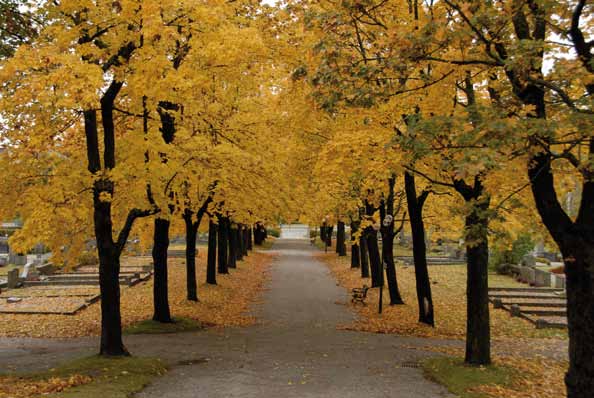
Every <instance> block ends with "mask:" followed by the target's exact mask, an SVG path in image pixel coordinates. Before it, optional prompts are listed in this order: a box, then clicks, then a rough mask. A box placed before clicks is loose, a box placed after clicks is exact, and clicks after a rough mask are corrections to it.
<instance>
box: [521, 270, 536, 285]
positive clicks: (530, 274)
mask: <svg viewBox="0 0 594 398" xmlns="http://www.w3.org/2000/svg"><path fill="white" fill-rule="evenodd" d="M520 280H521V281H522V282H524V283H528V284H530V285H533V284H534V283H535V282H536V278H535V269H534V268H530V267H520Z"/></svg>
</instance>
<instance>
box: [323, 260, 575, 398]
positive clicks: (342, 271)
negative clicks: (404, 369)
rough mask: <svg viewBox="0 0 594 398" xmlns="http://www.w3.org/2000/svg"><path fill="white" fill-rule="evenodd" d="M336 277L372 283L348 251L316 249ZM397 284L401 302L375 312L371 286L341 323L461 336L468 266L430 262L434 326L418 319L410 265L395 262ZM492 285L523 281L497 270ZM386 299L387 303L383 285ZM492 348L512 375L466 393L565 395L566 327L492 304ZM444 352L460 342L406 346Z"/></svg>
mask: <svg viewBox="0 0 594 398" xmlns="http://www.w3.org/2000/svg"><path fill="white" fill-rule="evenodd" d="M318 256H319V258H320V259H321V260H322V261H324V262H325V263H326V264H327V266H328V268H329V269H330V271H331V272H332V274H333V275H334V276H335V277H336V279H337V280H338V283H339V284H340V285H341V286H343V287H345V288H347V289H349V291H350V289H352V288H354V287H361V286H362V285H363V284H367V285H370V284H371V281H370V280H364V279H361V277H360V269H351V268H350V259H349V258H348V257H342V258H339V257H337V256H336V254H335V253H333V252H332V253H327V254H326V253H320V254H319V255H318ZM397 274H398V284H399V288H400V292H401V294H402V297H403V299H404V301H405V303H406V304H405V305H397V306H389V305H385V306H384V308H383V313H382V314H381V315H379V314H378V305H377V304H378V298H379V297H378V289H370V290H369V292H368V296H367V300H366V302H367V305H365V306H362V305H353V304H351V303H349V304H348V305H350V306H351V307H353V309H354V310H355V311H356V313H357V314H358V317H357V320H356V321H355V322H354V323H353V324H350V325H342V326H341V327H342V328H345V329H351V330H359V331H367V332H375V333H395V334H400V335H409V336H417V337H434V338H448V339H460V340H463V339H464V338H465V332H466V296H465V295H466V267H465V266H458V265H445V266H430V267H429V275H430V278H431V281H432V284H431V288H432V295H433V304H434V309H435V322H436V325H435V328H431V327H428V326H425V325H423V324H420V323H418V308H417V302H416V290H415V274H414V267H410V266H409V267H406V266H401V265H400V266H397ZM489 285H490V286H493V287H494V286H508V287H514V286H518V287H519V286H522V285H521V284H518V283H517V282H515V281H514V280H513V279H511V278H509V277H505V276H500V275H496V274H490V275H489ZM384 303H389V293H388V289H387V286H386V288H385V289H384ZM490 315H491V336H492V339H493V344H492V351H493V353H494V354H493V359H494V363H495V364H496V365H503V366H507V367H510V368H512V369H513V370H514V378H513V380H512V381H511V382H510V383H506V384H484V385H478V386H473V387H472V388H471V389H470V390H469V394H468V395H464V396H465V397H466V396H468V397H505V398H535V397H538V398H558V397H565V396H566V392H565V385H564V381H563V377H564V374H565V371H566V370H567V361H566V356H567V347H566V339H567V332H566V331H563V330H556V329H540V330H539V329H536V328H535V326H534V325H533V324H531V323H529V322H528V321H525V320H523V319H520V318H512V317H511V316H510V315H509V313H507V312H506V311H503V310H495V309H493V307H492V306H491V311H490ZM410 348H416V349H423V350H430V351H435V352H440V353H442V354H446V355H450V356H455V357H463V355H464V350H463V348H462V347H461V346H460V345H443V346H441V345H431V344H428V345H427V346H426V347H410Z"/></svg>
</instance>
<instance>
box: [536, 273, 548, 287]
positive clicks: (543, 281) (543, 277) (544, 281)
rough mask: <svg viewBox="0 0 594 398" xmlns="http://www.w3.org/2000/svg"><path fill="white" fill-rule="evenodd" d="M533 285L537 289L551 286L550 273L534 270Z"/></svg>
mask: <svg viewBox="0 0 594 398" xmlns="http://www.w3.org/2000/svg"><path fill="white" fill-rule="evenodd" d="M534 284H535V285H536V286H539V287H545V286H546V287H549V286H551V273H550V272H548V271H543V270H540V269H535V270H534Z"/></svg>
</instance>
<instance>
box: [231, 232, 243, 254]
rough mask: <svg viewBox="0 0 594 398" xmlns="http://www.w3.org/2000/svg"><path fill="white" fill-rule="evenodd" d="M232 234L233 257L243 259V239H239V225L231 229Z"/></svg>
mask: <svg viewBox="0 0 594 398" xmlns="http://www.w3.org/2000/svg"><path fill="white" fill-rule="evenodd" d="M233 235H234V236H235V259H236V260H237V261H243V239H241V226H240V225H238V226H237V227H236V228H235V229H234V230H233Z"/></svg>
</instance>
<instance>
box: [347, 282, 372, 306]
mask: <svg viewBox="0 0 594 398" xmlns="http://www.w3.org/2000/svg"><path fill="white" fill-rule="evenodd" d="M368 290H369V286H367V285H363V287H362V288H354V289H353V290H352V292H351V294H352V295H353V298H352V299H351V302H352V303H353V304H357V303H361V304H365V299H366V298H367V291H368Z"/></svg>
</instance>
